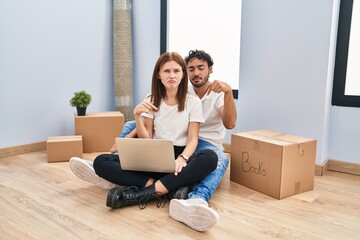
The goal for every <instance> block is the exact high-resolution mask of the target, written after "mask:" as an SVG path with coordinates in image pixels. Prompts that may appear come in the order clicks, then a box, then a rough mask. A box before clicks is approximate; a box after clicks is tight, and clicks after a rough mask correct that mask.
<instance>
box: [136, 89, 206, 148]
mask: <svg viewBox="0 0 360 240" xmlns="http://www.w3.org/2000/svg"><path fill="white" fill-rule="evenodd" d="M146 100H150V97H147V98H146ZM141 116H143V117H147V118H152V119H154V136H153V137H154V138H156V139H170V140H172V141H173V144H174V145H175V146H186V143H187V137H188V127H189V123H190V122H199V123H204V118H203V113H202V107H201V101H200V99H199V98H198V97H197V96H192V95H189V94H187V96H186V101H185V108H184V111H182V112H179V111H178V106H177V105H174V106H169V105H167V104H166V103H165V102H164V101H162V102H161V103H160V106H159V110H158V111H157V112H152V111H151V112H149V113H142V114H141Z"/></svg>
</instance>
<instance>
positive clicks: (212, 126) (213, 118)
mask: <svg viewBox="0 0 360 240" xmlns="http://www.w3.org/2000/svg"><path fill="white" fill-rule="evenodd" d="M189 94H191V95H193V96H196V97H197V98H198V96H197V95H196V93H195V90H194V87H193V86H192V85H190V84H189ZM224 95H225V94H224V93H223V92H221V93H216V92H210V94H209V95H207V94H205V95H204V96H203V97H202V98H201V104H202V110H203V116H204V120H205V122H204V123H201V124H200V133H199V138H200V139H203V140H205V141H208V142H210V143H212V144H214V145H215V146H217V147H219V148H220V149H223V146H222V145H223V142H224V138H225V131H226V130H225V127H224V124H223V122H222V118H221V115H220V110H219V109H220V107H222V106H224Z"/></svg>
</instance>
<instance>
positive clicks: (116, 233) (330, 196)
mask: <svg viewBox="0 0 360 240" xmlns="http://www.w3.org/2000/svg"><path fill="white" fill-rule="evenodd" d="M85 157H86V158H88V159H92V158H93V157H94V155H87V156H85ZM106 194H107V191H106V190H103V189H100V188H98V187H96V186H93V185H91V184H90V183H87V182H84V181H82V180H81V179H78V178H77V177H75V176H74V175H73V174H72V172H71V171H70V169H69V167H68V162H62V163H47V160H46V153H45V152H44V151H40V152H34V153H28V154H23V155H18V156H14V157H7V158H0V239H4V240H8V239H11V240H13V239H27V240H30V239H41V240H45V239H46V240H49V239H62V240H68V239H106V240H110V239H117V240H118V239H171V240H175V239H182V240H185V239H246V240H248V239H304V240H316V239H326V240H331V239H336V240H338V239H360V176H355V175H348V174H342V173H336V172H327V173H326V174H325V175H324V176H322V177H315V186H314V190H313V191H310V192H306V193H303V194H299V195H296V196H292V197H289V198H286V199H283V200H276V199H273V198H271V197H268V196H265V195H263V194H260V193H257V192H255V191H253V190H250V189H248V188H245V187H243V186H241V185H238V184H236V183H233V182H230V181H229V169H228V171H227V172H226V175H225V177H224V179H223V180H222V182H221V184H220V186H219V188H218V189H217V191H216V193H215V195H214V197H213V198H212V199H211V201H210V206H211V207H212V208H214V209H216V211H217V212H218V213H219V215H220V221H219V223H218V224H217V225H215V226H214V227H213V228H212V229H210V230H209V231H207V232H204V233H200V232H196V231H194V230H192V229H190V228H188V227H187V226H186V225H183V224H181V223H179V222H176V221H174V220H173V219H171V218H170V217H169V214H168V207H169V205H168V204H166V205H165V206H164V207H163V208H157V207H156V204H155V203H149V204H148V206H147V207H146V208H145V209H144V210H140V209H139V208H138V207H137V206H131V207H126V208H123V209H118V210H110V209H108V208H107V207H106V206H105V198H106Z"/></svg>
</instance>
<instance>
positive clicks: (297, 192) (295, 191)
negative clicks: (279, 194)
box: [294, 182, 301, 195]
mask: <svg viewBox="0 0 360 240" xmlns="http://www.w3.org/2000/svg"><path fill="white" fill-rule="evenodd" d="M300 186H301V182H296V183H295V186H294V195H295V194H299V193H300Z"/></svg>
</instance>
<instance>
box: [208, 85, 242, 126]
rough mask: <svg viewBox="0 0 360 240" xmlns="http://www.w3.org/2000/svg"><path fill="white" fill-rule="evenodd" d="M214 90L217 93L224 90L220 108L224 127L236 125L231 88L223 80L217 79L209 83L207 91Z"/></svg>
mask: <svg viewBox="0 0 360 240" xmlns="http://www.w3.org/2000/svg"><path fill="white" fill-rule="evenodd" d="M210 91H214V92H217V93H220V92H224V94H225V96H224V105H223V106H222V107H221V108H220V115H221V119H222V121H223V124H224V127H225V128H226V129H233V128H234V127H235V126H236V116H237V115H236V107H235V101H234V96H233V93H232V88H231V87H230V85H228V84H227V83H225V82H221V81H218V80H215V81H213V82H212V83H210V85H209V89H208V93H209V92H210Z"/></svg>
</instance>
